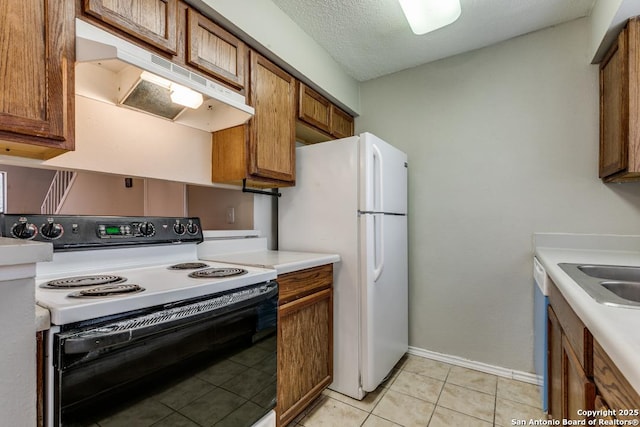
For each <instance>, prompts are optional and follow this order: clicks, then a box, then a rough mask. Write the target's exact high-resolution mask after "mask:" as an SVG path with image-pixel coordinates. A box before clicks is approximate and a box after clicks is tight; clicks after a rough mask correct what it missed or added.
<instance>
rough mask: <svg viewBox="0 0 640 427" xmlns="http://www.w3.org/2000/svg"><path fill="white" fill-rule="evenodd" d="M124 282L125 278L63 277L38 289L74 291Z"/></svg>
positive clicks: (100, 276) (105, 276)
mask: <svg viewBox="0 0 640 427" xmlns="http://www.w3.org/2000/svg"><path fill="white" fill-rule="evenodd" d="M126 281H127V278H126V277H121V276H114V275H105V274H97V275H92V276H75V277H63V278H61V279H55V280H50V281H48V282H46V283H43V284H42V285H40V287H41V288H47V289H74V288H82V287H86V286H98V285H116V284H118V283H123V282H126Z"/></svg>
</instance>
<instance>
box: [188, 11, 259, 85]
mask: <svg viewBox="0 0 640 427" xmlns="http://www.w3.org/2000/svg"><path fill="white" fill-rule="evenodd" d="M246 53H247V50H246V46H245V44H244V43H243V42H242V41H240V39H238V38H237V37H235V36H233V35H232V34H231V33H229V32H227V31H225V30H224V29H222V28H221V27H219V26H218V25H216V24H214V23H213V22H212V21H210V20H209V19H208V18H206V17H204V16H202V15H201V14H199V13H198V12H196V11H195V10H193V9H189V10H188V12H187V62H188V63H189V64H190V65H192V66H194V67H196V68H198V69H199V70H201V71H204V72H206V73H207V74H210V75H212V76H214V77H216V78H219V79H222V80H223V81H224V82H226V83H228V84H229V85H231V86H233V87H234V88H236V89H243V88H244V82H245V74H244V73H245V66H246V64H245V62H246Z"/></svg>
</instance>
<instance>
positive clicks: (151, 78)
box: [140, 71, 171, 89]
mask: <svg viewBox="0 0 640 427" xmlns="http://www.w3.org/2000/svg"><path fill="white" fill-rule="evenodd" d="M140 78H141V79H142V80H144V81H146V82H149V83H153V84H156V85H158V86H162V87H163V88H165V89H170V88H171V82H170V81H169V80H167V79H164V78H162V77H160V76H156V75H155V74H152V73H150V72H148V71H143V72H142V73H141V74H140Z"/></svg>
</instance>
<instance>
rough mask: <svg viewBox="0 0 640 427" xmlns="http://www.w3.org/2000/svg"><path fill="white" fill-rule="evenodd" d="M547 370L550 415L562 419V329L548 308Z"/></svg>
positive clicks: (553, 313) (551, 310)
mask: <svg viewBox="0 0 640 427" xmlns="http://www.w3.org/2000/svg"><path fill="white" fill-rule="evenodd" d="M547 314H548V320H547V348H548V350H547V351H548V354H547V371H548V376H549V388H548V389H547V393H548V395H547V397H548V401H549V415H550V416H551V418H554V419H557V420H559V419H561V418H562V416H563V414H562V329H561V328H560V322H558V318H557V317H556V314H555V312H554V311H553V309H552V308H551V306H549V307H548V308H547Z"/></svg>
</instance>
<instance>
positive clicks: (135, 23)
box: [82, 0, 178, 55]
mask: <svg viewBox="0 0 640 427" xmlns="http://www.w3.org/2000/svg"><path fill="white" fill-rule="evenodd" d="M152 1H153V2H155V3H156V12H157V13H156V14H155V15H153V16H154V17H155V18H156V22H155V25H156V26H157V27H158V29H157V30H158V31H154V30H152V29H150V28H149V27H148V26H145V25H142V24H141V23H140V22H139V21H140V20H143V19H144V20H146V19H149V15H150V10H149V9H145V7H150V6H151V5H152V4H151V2H152ZM132 5H138V6H139V9H140V10H138V11H129V10H128V11H127V12H130V14H129V15H130V16H127V15H125V14H123V13H120V12H119V11H117V10H113V9H110V8H108V7H107V6H106V5H105V1H104V0H83V2H82V6H83V11H84V12H85V13H87V14H89V15H91V16H93V17H95V18H98V19H100V20H101V21H102V22H104V23H106V24H109V25H111V26H112V27H114V28H117V29H118V30H120V31H123V32H125V33H127V34H130V35H132V36H134V37H137V38H138V39H140V40H142V41H144V42H146V43H148V44H150V45H152V46H154V47H156V48H158V49H160V50H162V51H164V52H166V53H169V54H171V55H175V54H176V53H177V17H178V0H147V1H146V3H143V2H142V1H141V0H139V1H138V2H132ZM163 8H164V10H162V9H163ZM134 12H138V14H137V15H136V14H135V13H134ZM136 18H139V19H136Z"/></svg>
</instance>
